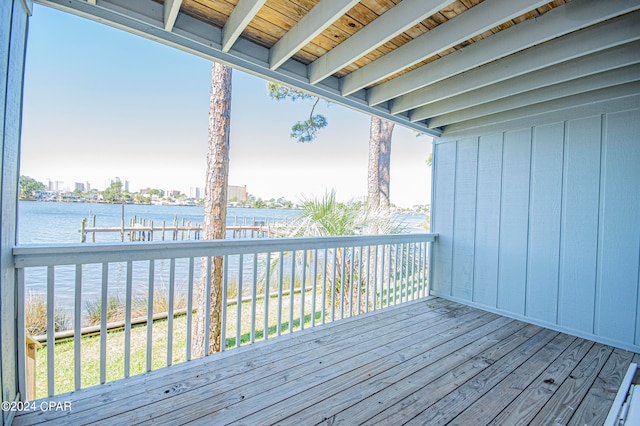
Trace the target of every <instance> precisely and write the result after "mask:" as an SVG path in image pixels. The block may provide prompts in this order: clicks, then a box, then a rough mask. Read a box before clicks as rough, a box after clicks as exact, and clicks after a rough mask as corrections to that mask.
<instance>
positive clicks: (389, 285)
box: [387, 244, 393, 307]
mask: <svg viewBox="0 0 640 426" xmlns="http://www.w3.org/2000/svg"><path fill="white" fill-rule="evenodd" d="M387 252H388V253H389V256H387V307H389V306H391V259H392V258H393V256H391V244H389V245H388V246H387Z"/></svg>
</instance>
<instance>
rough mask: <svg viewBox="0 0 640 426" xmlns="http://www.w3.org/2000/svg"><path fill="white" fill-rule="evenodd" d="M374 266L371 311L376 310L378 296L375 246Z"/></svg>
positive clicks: (376, 250)
mask: <svg viewBox="0 0 640 426" xmlns="http://www.w3.org/2000/svg"><path fill="white" fill-rule="evenodd" d="M373 256H374V264H373V289H372V290H373V306H372V307H371V309H372V310H374V311H375V310H376V304H377V303H378V300H377V295H378V246H377V245H376V246H375V249H374V252H373Z"/></svg>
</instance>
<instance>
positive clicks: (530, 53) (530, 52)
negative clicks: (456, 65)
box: [391, 11, 640, 117]
mask: <svg viewBox="0 0 640 426" xmlns="http://www.w3.org/2000/svg"><path fill="white" fill-rule="evenodd" d="M638 39H640V11H638V12H633V13H631V14H627V15H625V16H621V17H619V18H616V19H612V20H609V21H606V22H603V23H601V24H598V25H595V26H592V27H589V28H585V29H583V30H580V31H576V32H574V33H571V34H568V35H565V36H564V37H560V38H557V39H555V40H551V41H549V42H547V43H544V44H540V45H537V46H534V47H531V48H529V49H527V50H524V51H522V52H518V53H515V54H513V55H510V56H507V57H505V58H502V59H500V60H497V61H494V62H491V63H489V64H486V65H483V66H480V67H478V68H474V69H472V70H470V71H467V72H465V73H463V74H457V75H454V76H453V77H450V78H447V79H445V80H441V81H439V82H437V83H434V84H431V85H429V86H425V87H422V88H420V89H418V90H415V91H413V92H410V93H407V94H406V95H402V96H400V97H399V98H397V99H394V100H393V102H392V106H391V112H392V113H394V114H397V113H400V112H403V111H408V110H410V109H413V108H417V107H421V106H428V105H429V104H431V103H433V102H437V101H440V100H442V99H447V98H450V97H453V96H456V95H460V94H462V93H465V92H469V91H472V90H475V89H477V88H480V87H485V86H489V85H491V84H495V83H498V82H500V81H504V80H508V79H511V78H513V77H517V76H520V75H525V74H527V73H530V72H532V71H536V70H539V69H543V68H546V67H550V66H552V65H555V64H558V63H562V62H566V61H569V60H572V59H575V58H579V57H581V56H585V55H589V54H591V53H594V52H598V51H602V50H605V49H609V48H611V47H615V46H618V45H621V44H624V43H627V42H629V41H634V40H638ZM443 59H444V58H443ZM426 111H427V110H426V108H425V109H421V110H420V112H416V117H417V116H418V115H422V114H424V113H426Z"/></svg>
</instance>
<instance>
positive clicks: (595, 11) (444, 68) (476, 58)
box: [368, 0, 640, 105]
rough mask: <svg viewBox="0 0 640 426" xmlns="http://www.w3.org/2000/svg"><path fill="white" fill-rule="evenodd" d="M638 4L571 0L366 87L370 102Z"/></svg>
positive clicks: (618, 0) (633, 0) (624, 0)
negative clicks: (393, 77)
mask: <svg viewBox="0 0 640 426" xmlns="http://www.w3.org/2000/svg"><path fill="white" fill-rule="evenodd" d="M638 8H640V3H639V2H638V1H637V0H609V1H606V2H602V1H597V0H573V1H571V2H570V3H567V4H565V5H564V6H561V7H557V8H554V9H552V10H550V11H549V12H547V13H545V14H544V15H542V16H539V17H537V18H536V19H529V20H527V21H524V22H522V23H520V24H518V25H515V26H513V27H511V28H507V29H506V30H504V31H500V32H499V33H497V34H494V35H492V36H490V37H487V38H485V39H482V40H480V41H477V42H475V43H473V44H471V45H470V46H467V47H465V48H464V49H461V50H459V51H457V52H454V53H451V54H449V55H447V56H445V57H443V58H441V59H438V60H437V61H434V62H431V63H429V64H426V65H423V66H422V67H420V68H418V69H416V70H413V71H410V72H408V73H406V74H404V75H401V76H399V77H397V78H395V79H393V80H392V81H389V82H385V83H382V84H380V85H378V86H375V87H372V88H371V89H369V90H368V92H369V93H368V100H369V104H370V105H378V104H380V103H382V102H385V101H388V100H390V99H393V98H396V97H398V96H401V95H403V94H405V93H409V92H411V91H412V90H416V89H418V88H421V87H425V86H428V85H430V84H433V83H436V82H438V81H440V80H443V79H445V78H447V77H449V76H450V75H451V73H452V70H455V72H457V73H462V72H465V71H468V70H470V69H471V68H474V67H476V66H478V65H481V64H486V63H489V62H492V61H495V60H497V59H500V58H502V57H505V56H508V55H511V54H513V53H516V52H518V51H520V50H524V49H527V48H529V47H532V46H534V45H536V44H540V43H543V42H545V41H548V40H551V39H553V38H556V37H560V36H562V35H564V34H568V33H570V32H572V31H576V30H579V29H581V28H585V27H588V26H590V25H594V24H597V23H598V22H602V21H604V20H607V19H611V18H613V17H616V16H618V15H621V14H624V13H628V12H631V11H633V10H636V9H638Z"/></svg>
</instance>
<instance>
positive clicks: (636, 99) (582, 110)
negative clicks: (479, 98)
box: [434, 94, 640, 143]
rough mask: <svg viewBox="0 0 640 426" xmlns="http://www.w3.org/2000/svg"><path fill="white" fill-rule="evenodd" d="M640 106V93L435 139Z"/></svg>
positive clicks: (479, 134) (495, 131)
mask: <svg viewBox="0 0 640 426" xmlns="http://www.w3.org/2000/svg"><path fill="white" fill-rule="evenodd" d="M638 108H640V94H634V95H632V96H627V97H622V98H617V99H611V100H604V101H600V102H595V103H590V104H585V105H582V106H577V107H575V108H571V109H565V110H562V111H552V112H547V113H541V114H537V115H532V116H525V117H522V118H518V119H515V120H512V121H509V122H508V123H497V124H488V125H486V126H482V127H474V128H471V129H459V130H458V131H455V132H449V131H446V130H445V132H444V134H443V135H442V136H441V137H439V138H437V139H435V140H434V142H435V143H446V142H450V141H454V140H461V139H466V138H477V137H478V136H483V135H492V134H496V133H499V134H502V133H504V132H508V131H510V130H516V129H524V128H532V127H536V126H543V125H546V124H551V123H558V122H561V121H564V120H575V119H583V118H584V117H596V116H600V115H602V114H607V113H611V112H616V111H628V110H630V109H638Z"/></svg>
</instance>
